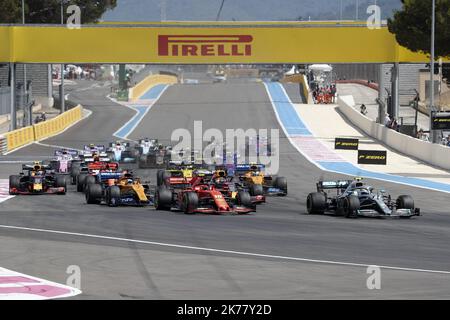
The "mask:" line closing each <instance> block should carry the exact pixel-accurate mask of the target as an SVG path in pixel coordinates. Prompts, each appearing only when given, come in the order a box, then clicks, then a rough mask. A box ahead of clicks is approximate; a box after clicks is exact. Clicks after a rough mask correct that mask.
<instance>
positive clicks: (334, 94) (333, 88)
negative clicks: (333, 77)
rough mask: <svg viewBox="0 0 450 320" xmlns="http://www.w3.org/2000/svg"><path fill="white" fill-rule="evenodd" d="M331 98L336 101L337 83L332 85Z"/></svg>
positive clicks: (333, 101)
mask: <svg viewBox="0 0 450 320" xmlns="http://www.w3.org/2000/svg"><path fill="white" fill-rule="evenodd" d="M331 98H332V103H335V102H336V85H335V84H333V85H332V86H331Z"/></svg>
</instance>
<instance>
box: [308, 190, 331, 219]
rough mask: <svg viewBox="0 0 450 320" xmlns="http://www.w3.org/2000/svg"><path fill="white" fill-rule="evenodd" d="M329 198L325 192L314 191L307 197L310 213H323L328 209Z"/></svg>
mask: <svg viewBox="0 0 450 320" xmlns="http://www.w3.org/2000/svg"><path fill="white" fill-rule="evenodd" d="M326 203H327V199H326V197H325V195H324V194H323V193H319V192H314V193H310V194H309V195H308V198H307V199H306V210H307V211H308V214H323V213H324V212H325V209H326Z"/></svg>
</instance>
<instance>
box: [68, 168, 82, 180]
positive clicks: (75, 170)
mask: <svg viewBox="0 0 450 320" xmlns="http://www.w3.org/2000/svg"><path fill="white" fill-rule="evenodd" d="M80 172H81V169H80V166H79V165H78V166H75V167H73V165H72V169H71V170H70V177H71V178H72V184H76V183H77V176H78V175H79V174H80Z"/></svg>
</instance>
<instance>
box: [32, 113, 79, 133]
mask: <svg viewBox="0 0 450 320" xmlns="http://www.w3.org/2000/svg"><path fill="white" fill-rule="evenodd" d="M82 117H83V108H82V107H81V106H80V105H78V106H76V107H75V108H72V109H70V110H69V111H66V112H64V113H63V114H60V115H59V116H57V117H55V118H53V119H50V120H47V121H44V122H41V123H38V124H35V125H33V128H34V140H35V141H40V140H43V139H45V138H48V137H51V136H54V135H56V134H58V133H60V132H62V131H63V130H65V129H66V128H67V127H69V126H70V125H72V124H73V123H75V122H77V121H78V120H80V119H81V118H82Z"/></svg>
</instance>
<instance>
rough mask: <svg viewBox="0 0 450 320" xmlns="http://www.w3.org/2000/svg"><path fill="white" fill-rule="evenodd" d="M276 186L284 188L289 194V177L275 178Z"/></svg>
mask: <svg viewBox="0 0 450 320" xmlns="http://www.w3.org/2000/svg"><path fill="white" fill-rule="evenodd" d="M274 185H275V188H278V189H280V190H282V191H283V192H284V193H285V194H287V179H286V178H285V177H278V178H276V179H275V183H274Z"/></svg>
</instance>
